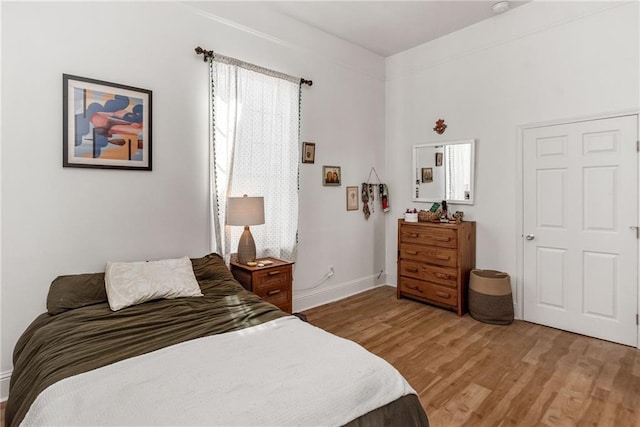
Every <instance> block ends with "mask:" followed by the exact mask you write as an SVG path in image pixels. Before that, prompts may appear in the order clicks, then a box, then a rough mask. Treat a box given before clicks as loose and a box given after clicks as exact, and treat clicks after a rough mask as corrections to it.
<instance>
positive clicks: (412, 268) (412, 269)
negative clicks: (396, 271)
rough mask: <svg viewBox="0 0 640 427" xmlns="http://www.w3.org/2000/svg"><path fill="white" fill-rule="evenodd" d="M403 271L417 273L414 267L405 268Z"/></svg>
mask: <svg viewBox="0 0 640 427" xmlns="http://www.w3.org/2000/svg"><path fill="white" fill-rule="evenodd" d="M405 270H407V271H408V272H409V273H417V272H418V269H417V268H415V267H407V268H405Z"/></svg>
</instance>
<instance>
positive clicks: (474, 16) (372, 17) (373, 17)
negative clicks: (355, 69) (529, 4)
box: [264, 0, 525, 57]
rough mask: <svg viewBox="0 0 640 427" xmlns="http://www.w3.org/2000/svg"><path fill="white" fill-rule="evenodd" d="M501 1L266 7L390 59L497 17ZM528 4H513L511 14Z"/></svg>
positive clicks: (304, 3) (284, 3)
mask: <svg viewBox="0 0 640 427" xmlns="http://www.w3.org/2000/svg"><path fill="white" fill-rule="evenodd" d="M497 1H498V0H492V1H486V0H475V1H473V0H472V1H462V0H446V1H445V0H441V1H272V2H265V3H264V5H268V7H270V8H272V9H274V10H276V11H278V12H280V13H282V14H284V15H287V16H289V17H291V18H293V19H296V20H298V21H300V22H303V23H305V24H307V25H310V26H312V27H315V28H317V29H319V30H322V31H324V32H326V33H329V34H332V35H334V36H336V37H338V38H341V39H343V40H346V41H348V42H351V43H353V44H356V45H358V46H361V47H363V48H365V49H367V50H370V51H372V52H375V53H377V54H378V55H381V56H385V57H386V56H390V55H394V54H396V53H399V52H402V51H404V50H407V49H410V48H412V47H415V46H418V45H420V44H422V43H426V42H428V41H430V40H433V39H436V38H438V37H441V36H443V35H445V34H449V33H452V32H454V31H457V30H459V29H461V28H464V27H467V26H469V25H472V24H475V23H476V22H479V21H482V20H485V19H488V18H490V17H492V16H494V15H495V13H494V12H493V10H492V6H493V4H494V3H496V2H497ZM523 3H525V1H512V2H510V8H509V10H511V9H513V8H514V7H517V6H520V5H522V4H523ZM506 13H508V11H507V12H506Z"/></svg>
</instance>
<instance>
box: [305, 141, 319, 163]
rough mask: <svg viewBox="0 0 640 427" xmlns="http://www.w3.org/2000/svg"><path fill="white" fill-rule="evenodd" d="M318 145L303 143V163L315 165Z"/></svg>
mask: <svg viewBox="0 0 640 427" xmlns="http://www.w3.org/2000/svg"><path fill="white" fill-rule="evenodd" d="M315 161H316V144H315V143H314V142H303V143H302V163H315Z"/></svg>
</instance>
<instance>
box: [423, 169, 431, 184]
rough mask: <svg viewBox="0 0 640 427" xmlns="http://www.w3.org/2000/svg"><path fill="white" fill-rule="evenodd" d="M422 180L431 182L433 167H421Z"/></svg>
mask: <svg viewBox="0 0 640 427" xmlns="http://www.w3.org/2000/svg"><path fill="white" fill-rule="evenodd" d="M422 182H433V168H422Z"/></svg>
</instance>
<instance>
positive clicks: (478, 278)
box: [469, 270, 513, 325]
mask: <svg viewBox="0 0 640 427" xmlns="http://www.w3.org/2000/svg"><path fill="white" fill-rule="evenodd" d="M469 313H471V316H472V317H473V318H474V319H476V320H479V321H480V322H484V323H493V324H496V325H508V324H510V323H512V322H513V297H512V296H511V281H510V279H509V275H508V274H507V273H502V272H500V271H495V270H471V276H470V279H469Z"/></svg>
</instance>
